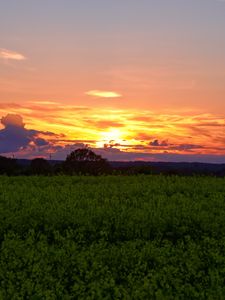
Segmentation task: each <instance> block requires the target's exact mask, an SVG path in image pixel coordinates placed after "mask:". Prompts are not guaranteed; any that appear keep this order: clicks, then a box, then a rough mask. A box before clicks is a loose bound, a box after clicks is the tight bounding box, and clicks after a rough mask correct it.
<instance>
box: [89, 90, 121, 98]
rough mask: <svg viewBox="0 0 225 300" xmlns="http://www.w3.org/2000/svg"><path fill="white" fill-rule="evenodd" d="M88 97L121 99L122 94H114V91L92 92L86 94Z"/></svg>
mask: <svg viewBox="0 0 225 300" xmlns="http://www.w3.org/2000/svg"><path fill="white" fill-rule="evenodd" d="M85 94H86V95H88V96H92V97H99V98H120V97H122V95H121V94H119V93H116V92H112V91H99V90H92V91H88V92H86V93H85Z"/></svg>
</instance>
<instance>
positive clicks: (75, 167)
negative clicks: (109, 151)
mask: <svg viewBox="0 0 225 300" xmlns="http://www.w3.org/2000/svg"><path fill="white" fill-rule="evenodd" d="M64 170H65V172H66V173H70V174H73V173H77V174H79V173H81V174H90V175H98V174H106V173H108V172H109V171H110V165H109V163H108V162H107V160H106V159H104V158H102V157H101V155H97V154H96V153H94V152H93V151H92V150H90V149H88V148H81V149H77V150H75V151H73V152H71V153H70V154H69V155H68V156H67V158H66V161H65V163H64Z"/></svg>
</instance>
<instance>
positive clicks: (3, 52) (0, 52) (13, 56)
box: [0, 48, 26, 61]
mask: <svg viewBox="0 0 225 300" xmlns="http://www.w3.org/2000/svg"><path fill="white" fill-rule="evenodd" d="M0 59H4V60H17V61H21V60H25V59H26V57H25V56H24V55H23V54H21V53H19V52H15V51H11V50H7V49H3V48H0Z"/></svg>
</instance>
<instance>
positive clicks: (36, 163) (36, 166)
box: [30, 158, 51, 175]
mask: <svg viewBox="0 0 225 300" xmlns="http://www.w3.org/2000/svg"><path fill="white" fill-rule="evenodd" d="M30 172H31V174H35V175H49V174H50V173H51V165H50V164H49V162H48V161H47V160H46V159H44V158H35V159H33V160H32V161H31V163H30Z"/></svg>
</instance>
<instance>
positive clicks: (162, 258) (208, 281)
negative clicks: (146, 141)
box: [0, 176, 225, 300]
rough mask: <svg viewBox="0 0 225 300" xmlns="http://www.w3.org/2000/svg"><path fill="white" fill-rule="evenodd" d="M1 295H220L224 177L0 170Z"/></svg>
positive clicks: (223, 284) (224, 287)
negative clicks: (18, 174) (32, 173)
mask: <svg viewBox="0 0 225 300" xmlns="http://www.w3.org/2000/svg"><path fill="white" fill-rule="evenodd" d="M0 215H1V218H0V239H1V257H0V299H17V300H19V299H224V295H225V255H224V253H225V179H223V178H213V177H176V176H171V177H166V176H129V177H126V176H105V177H78V176H70V177H69V176H68V177H67V176H58V177H22V176H21V177H4V176H2V177H0Z"/></svg>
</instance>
